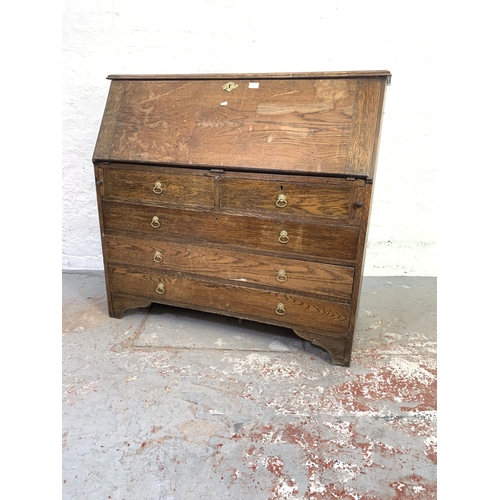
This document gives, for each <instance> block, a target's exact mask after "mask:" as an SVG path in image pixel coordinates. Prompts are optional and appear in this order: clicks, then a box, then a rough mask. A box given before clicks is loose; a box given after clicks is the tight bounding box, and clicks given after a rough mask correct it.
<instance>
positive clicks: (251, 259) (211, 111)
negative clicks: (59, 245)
mask: <svg viewBox="0 0 500 500" xmlns="http://www.w3.org/2000/svg"><path fill="white" fill-rule="evenodd" d="M108 78H109V79H110V80H111V85H110V89H109V95H108V99H107V103H106V107H105V111H104V115H103V118H102V122H101V127H100V131H99V135H98V139H97V143H96V147H95V151H94V155H93V163H94V168H95V179H96V187H97V200H98V207H99V218H100V227H101V235H102V249H103V260H104V269H105V275H106V288H107V298H108V306H109V314H110V315H111V316H112V317H116V318H119V317H121V316H122V314H123V312H124V311H125V310H127V309H132V308H137V307H144V306H147V305H149V304H151V303H155V302H156V303H161V304H167V305H174V306H178V307H186V308H191V309H197V310H201V311H206V312H210V313H217V314H224V315H228V316H234V317H237V318H243V319H248V320H253V321H259V322H263V323H269V324H273V325H278V326H283V327H288V328H291V329H293V330H294V331H295V333H296V334H297V335H299V336H300V337H302V338H304V339H307V340H309V341H311V342H313V343H314V344H317V345H319V346H321V347H323V348H324V349H326V350H327V351H328V352H329V353H330V354H331V356H332V361H333V363H335V364H340V365H344V366H349V363H350V359H351V350H352V343H353V336H354V331H355V324H356V316H357V309H358V302H359V292H360V287H361V280H362V274H363V259H364V254H365V247H366V237H367V229H368V219H369V214H370V207H371V195H372V188H373V181H374V173H375V167H376V161H377V153H378V145H379V137H380V127H381V119H382V110H383V103H384V94H385V88H386V86H387V84H388V82H389V80H390V73H389V72H388V71H364V72H337V73H299V74H260V75H246V74H243V75H116V76H115V75H112V76H109V77H108Z"/></svg>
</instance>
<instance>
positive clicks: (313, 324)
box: [110, 266, 350, 334]
mask: <svg viewBox="0 0 500 500" xmlns="http://www.w3.org/2000/svg"><path fill="white" fill-rule="evenodd" d="M160 284H162V285H163V288H162V289H161V292H162V293H158V291H157V290H158V285H160ZM110 289H111V291H112V292H115V291H118V292H120V291H123V290H127V292H128V293H130V294H131V295H139V296H142V297H145V298H150V299H151V300H152V301H154V302H159V303H163V302H165V303H167V304H177V305H180V306H185V307H192V306H195V307H197V306H198V307H203V308H204V309H205V310H207V309H208V310H211V311H218V312H223V313H224V314H226V315H229V316H234V315H236V316H238V315H240V314H244V315H245V316H246V317H247V318H252V319H255V320H264V322H271V323H273V324H280V325H283V326H294V325H297V326H300V327H303V328H315V329H318V330H322V331H325V332H338V333H341V334H345V332H346V328H347V326H348V324H349V313H350V305H349V304H338V303H335V302H332V301H327V300H322V299H315V298H311V297H305V296H301V295H299V294H289V293H282V292H276V291H270V290H262V289H259V288H253V287H251V286H246V285H245V286H242V285H233V284H221V283H217V282H210V281H207V280H205V281H202V280H199V279H194V278H186V277H184V276H176V275H167V274H153V273H146V272H139V271H132V270H130V269H128V268H119V267H113V266H110ZM279 304H283V309H280V308H279ZM277 310H278V311H279V312H283V311H284V312H283V314H278V313H277V312H276V311H277Z"/></svg>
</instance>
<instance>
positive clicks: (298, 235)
mask: <svg viewBox="0 0 500 500" xmlns="http://www.w3.org/2000/svg"><path fill="white" fill-rule="evenodd" d="M102 212H103V221H104V231H105V232H106V233H107V232H110V231H111V232H113V231H115V232H116V231H119V232H135V233H142V234H143V235H144V236H146V237H148V236H150V237H152V238H154V239H164V238H167V239H168V238H172V239H175V238H180V239H183V240H189V241H192V242H204V243H214V244H219V245H229V246H235V247H240V248H248V249H252V250H263V251H273V252H280V253H282V254H283V255H289V256H293V255H302V256H306V255H307V256H317V257H323V258H326V259H340V260H346V261H349V262H352V261H354V260H355V259H356V254H357V249H358V238H359V228H358V227H357V226H342V225H334V224H322V223H312V222H311V223H303V222H296V221H290V220H279V219H267V218H258V217H253V216H246V215H227V214H224V213H217V212H204V211H195V210H177V209H170V208H166V207H152V206H145V205H135V204H126V203H119V202H111V201H103V203H102Z"/></svg>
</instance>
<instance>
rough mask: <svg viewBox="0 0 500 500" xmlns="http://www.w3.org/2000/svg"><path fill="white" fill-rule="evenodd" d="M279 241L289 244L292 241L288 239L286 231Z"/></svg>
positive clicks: (282, 233) (281, 234) (282, 232)
mask: <svg viewBox="0 0 500 500" xmlns="http://www.w3.org/2000/svg"><path fill="white" fill-rule="evenodd" d="M278 241H279V242H280V243H288V242H289V241H290V238H289V237H288V233H287V232H286V231H281V233H280V235H279V238H278Z"/></svg>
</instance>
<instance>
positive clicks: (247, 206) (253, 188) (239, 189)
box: [220, 178, 363, 219]
mask: <svg viewBox="0 0 500 500" xmlns="http://www.w3.org/2000/svg"><path fill="white" fill-rule="evenodd" d="M358 184H359V183H356V184H355V183H353V182H352V181H345V182H344V183H343V184H342V183H340V182H338V183H333V184H332V183H330V181H329V180H327V179H325V181H324V182H322V183H319V182H318V183H302V182H290V181H286V180H281V181H280V180H274V181H273V180H269V181H267V180H253V179H236V178H223V179H221V180H220V206H221V207H223V208H230V209H237V210H245V211H249V210H251V211H264V212H269V213H272V214H276V215H277V216H281V215H282V214H290V215H298V216H315V217H331V218H336V219H355V218H358V217H357V215H358V212H360V211H361V207H360V206H357V205H356V204H357V203H359V202H362V200H363V198H362V196H363V193H362V190H363V188H360V187H358Z"/></svg>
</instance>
